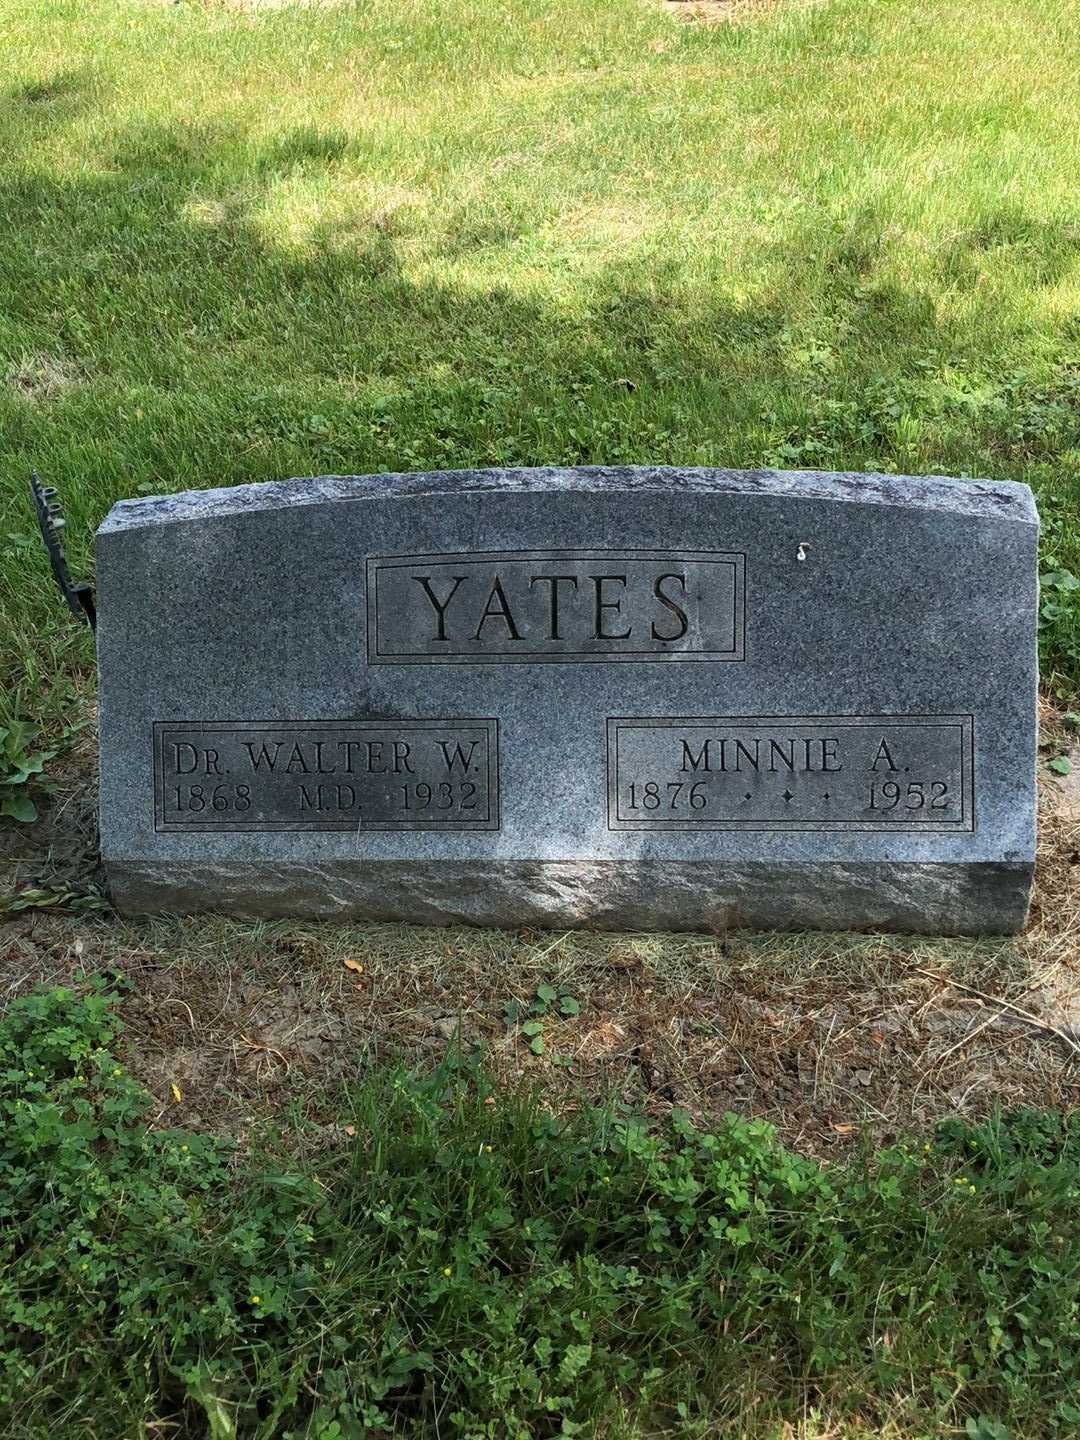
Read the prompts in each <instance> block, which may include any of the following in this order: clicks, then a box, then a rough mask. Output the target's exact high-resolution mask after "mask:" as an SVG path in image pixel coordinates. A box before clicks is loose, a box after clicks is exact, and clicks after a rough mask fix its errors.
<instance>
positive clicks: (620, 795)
mask: <svg viewBox="0 0 1080 1440" xmlns="http://www.w3.org/2000/svg"><path fill="white" fill-rule="evenodd" d="M973 742H974V735H973V721H972V717H971V716H970V715H925V716H923V715H911V716H907V715H883V716H845V715H833V716H815V717H807V716H787V717H785V716H771V717H753V716H747V717H730V718H725V719H700V718H693V719H685V720H678V719H667V718H653V719H645V718H642V719H626V720H621V719H612V720H609V721H608V826H609V828H610V829H617V830H622V829H632V830H639V829H666V830H674V829H680V828H683V827H684V826H690V827H695V828H697V829H705V830H728V829H732V830H734V829H757V830H931V831H955V830H960V831H971V830H973V829H974V795H973V787H974V759H973Z"/></svg>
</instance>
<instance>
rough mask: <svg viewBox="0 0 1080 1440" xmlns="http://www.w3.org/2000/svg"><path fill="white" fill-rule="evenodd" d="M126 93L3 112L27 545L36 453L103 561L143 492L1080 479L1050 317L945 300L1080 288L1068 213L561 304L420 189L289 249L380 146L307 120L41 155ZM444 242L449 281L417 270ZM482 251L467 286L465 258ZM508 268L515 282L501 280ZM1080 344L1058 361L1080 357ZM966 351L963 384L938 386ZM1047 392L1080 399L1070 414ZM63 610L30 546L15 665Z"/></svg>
mask: <svg viewBox="0 0 1080 1440" xmlns="http://www.w3.org/2000/svg"><path fill="white" fill-rule="evenodd" d="M99 85H100V80H99V78H98V77H97V76H96V75H95V74H94V73H92V72H78V73H75V72H72V73H69V74H65V75H61V76H59V77H57V78H55V79H53V80H51V81H49V82H46V83H42V84H34V83H24V84H23V85H21V86H20V87H17V88H15V89H14V90H11V91H9V92H8V94H7V95H6V97H4V99H3V100H2V101H0V113H3V114H5V115H6V116H7V117H8V119H9V120H10V121H11V130H12V133H13V135H14V136H15V143H14V145H13V146H12V151H13V158H12V156H9V165H8V169H7V171H6V173H5V175H4V176H3V178H2V179H0V223H2V224H3V227H4V233H5V236H6V243H5V246H4V250H3V253H2V254H0V283H2V284H3V287H4V292H5V295H6V297H7V304H6V316H5V322H4V326H3V329H2V330H0V423H2V425H3V429H4V435H5V439H6V446H5V466H4V483H3V489H2V491H0V536H2V534H3V533H4V532H8V533H9V534H10V533H11V532H24V531H25V530H26V528H27V525H28V515H27V510H26V504H25V499H24V495H23V485H24V480H25V474H26V472H27V471H28V470H29V469H30V468H32V467H33V468H37V469H38V470H39V471H41V472H42V473H43V474H44V475H46V476H48V478H49V480H50V481H52V482H54V483H57V484H59V485H60V487H61V489H62V491H63V493H64V496H65V500H66V501H67V505H68V510H69V514H70V516H71V522H72V523H71V526H70V531H69V533H70V535H71V537H72V539H71V548H72V552H73V557H74V559H75V561H76V564H77V566H78V568H80V569H81V570H85V569H86V568H87V566H88V564H89V537H90V535H91V533H92V530H93V527H94V526H95V525H96V524H97V523H98V522H99V521H100V519H101V518H102V516H103V515H104V513H105V512H106V510H107V509H108V507H109V505H110V504H111V503H112V502H113V501H114V500H116V499H117V498H120V497H121V496H125V495H130V494H133V493H140V492H142V493H154V492H160V491H168V490H174V489H182V488H190V487H201V486H206V485H215V484H232V483H239V482H243V481H251V480H264V479H274V478H280V477H282V476H284V475H290V474H305V473H307V474H311V473H326V472H333V471H338V472H345V473H349V472H354V473H356V472H361V473H362V472H364V471H369V470H377V469H401V470H412V469H425V468H452V467H456V466H470V465H480V466H482V465H500V464H539V463H550V462H561V463H567V464H580V463H590V462H591V463H634V462H637V463H643V462H653V463H676V464H687V463H690V464H731V465H760V464H771V465H778V466H788V467H813V468H844V469H879V468H891V469H898V470H905V469H908V470H910V469H930V468H938V469H952V470H954V472H959V473H963V472H965V471H966V472H972V471H975V470H978V471H981V473H984V474H996V475H1006V476H1013V477H1018V476H1020V475H1021V474H1022V473H1023V474H1028V473H1029V471H1031V467H1032V466H1034V467H1035V472H1034V473H1032V475H1031V478H1036V479H1038V478H1040V476H1039V472H1038V467H1039V466H1043V467H1044V468H1046V467H1049V468H1047V474H1048V475H1049V474H1050V471H1051V470H1053V468H1054V466H1055V464H1056V462H1058V461H1061V460H1062V457H1066V458H1067V457H1068V456H1069V455H1072V457H1073V458H1072V461H1070V462H1068V465H1067V466H1065V468H1064V469H1062V470H1061V473H1062V474H1067V475H1069V476H1075V475H1076V474H1077V473H1080V465H1078V464H1077V463H1076V452H1077V451H1078V448H1080V418H1078V417H1077V415H1076V412H1075V408H1073V409H1070V406H1069V404H1068V403H1060V401H1061V397H1060V395H1059V394H1058V390H1057V389H1055V386H1057V385H1058V380H1057V379H1055V378H1054V374H1053V373H1052V372H1054V366H1055V365H1058V364H1059V361H1057V360H1055V359H1053V358H1051V359H1049V360H1048V359H1047V356H1046V351H1047V345H1046V343H1045V339H1046V337H1043V343H1042V344H1041V347H1039V346H1034V347H1033V346H1032V345H1031V343H1030V336H1029V335H1028V329H1029V328H1030V324H1032V323H1033V322H1029V321H1028V320H1026V319H1025V318H1024V317H1023V316H1022V315H1017V314H1016V313H1015V312H1012V311H1010V314H1009V316H1007V317H1003V318H1002V319H1001V320H1000V323H998V324H996V325H995V324H994V323H993V318H992V315H990V314H989V313H988V312H987V310H986V309H985V307H984V308H980V307H979V305H977V304H976V305H972V306H970V307H968V309H967V310H966V311H964V312H963V315H962V317H961V318H959V319H958V318H956V317H955V316H953V318H950V319H945V318H943V315H942V308H941V305H940V303H939V302H940V298H941V293H942V291H943V290H944V289H945V288H948V286H950V285H951V286H953V287H956V286H961V287H964V286H967V285H969V284H970V287H971V288H972V291H973V293H976V292H977V288H978V286H977V281H978V274H977V271H978V269H979V266H980V265H981V264H983V263H984V262H985V260H986V256H987V254H988V253H992V254H993V255H1001V256H1003V257H1005V258H1007V257H1008V256H1013V257H1014V258H1015V257H1016V256H1019V259H1018V260H1016V264H1017V265H1018V266H1019V267H1020V274H1021V277H1022V279H1023V281H1024V283H1025V284H1026V285H1027V286H1029V287H1030V288H1037V287H1039V286H1045V285H1049V284H1052V283H1053V282H1054V280H1055V279H1057V278H1060V277H1061V276H1062V275H1063V274H1064V273H1065V269H1066V268H1067V267H1068V265H1069V264H1071V263H1073V261H1074V260H1075V257H1076V255H1077V254H1078V253H1080V240H1078V238H1077V235H1076V234H1075V233H1073V232H1071V231H1070V230H1069V228H1068V227H1067V226H1064V225H1062V226H1055V225H1050V224H1037V223H1035V222H1033V221H1029V220H1027V219H1025V217H1023V216H1020V215H1018V214H1016V213H1015V211H1014V210H1012V209H1010V208H1009V206H1008V205H1004V204H1003V205H1002V207H1001V209H1000V211H999V213H998V214H996V215H992V216H990V217H988V218H987V219H986V221H985V223H984V224H982V225H981V226H979V227H976V229H975V230H973V231H972V232H971V233H970V234H967V235H964V236H962V237H960V238H959V239H958V240H957V241H956V242H955V244H954V245H953V246H952V247H950V248H949V249H948V250H947V251H946V252H945V253H943V254H942V255H941V256H940V257H939V258H938V260H937V262H936V263H937V271H936V272H934V273H933V274H931V275H930V276H929V278H928V280H927V284H928V285H929V284H930V283H931V281H933V282H934V284H935V285H937V282H938V281H940V286H939V288H935V289H933V290H931V289H929V288H927V289H923V290H920V289H918V288H904V287H903V286H901V285H899V284H897V283H896V281H895V279H893V278H890V276H891V275H892V274H894V273H895V267H890V266H889V265H888V264H887V262H888V260H889V258H890V255H891V248H892V246H893V245H894V244H896V243H899V242H898V241H897V240H896V239H895V231H894V229H893V228H892V226H891V225H890V217H889V216H887V215H884V214H874V213H865V212H864V213H860V214H859V215H857V216H853V217H851V219H850V220H848V221H847V222H845V223H843V224H841V223H839V222H837V221H835V220H829V219H827V218H824V217H822V218H820V219H816V220H815V221H814V222H813V223H808V224H806V225H805V226H804V227H803V228H802V229H801V230H800V231H797V232H796V233H795V234H794V235H791V234H790V233H788V234H786V235H785V238H784V239H783V240H780V239H767V240H763V241H762V245H761V255H762V259H763V265H762V269H761V274H762V276H763V277H764V278H762V279H760V280H759V281H758V282H756V285H755V287H753V288H748V287H747V286H746V285H739V284H737V283H736V278H735V277H733V276H731V275H728V274H726V273H725V272H724V270H723V267H722V265H721V263H720V261H719V260H717V261H716V262H715V263H713V264H711V267H710V265H706V266H705V278H701V272H700V268H699V269H698V271H696V272H695V274H694V276H691V273H690V271H689V269H688V266H687V262H686V259H685V257H682V256H677V255H666V254H664V253H662V252H656V253H652V254H649V255H643V254H637V255H628V256H626V257H625V258H623V259H620V260H617V261H611V262H608V263H605V264H598V265H596V266H594V267H593V268H592V269H590V270H582V271H581V272H580V273H579V274H577V275H576V276H575V280H574V285H573V287H572V288H571V289H570V290H569V291H568V290H567V287H566V286H565V285H559V286H554V285H553V286H551V287H549V290H548V293H543V292H542V291H541V290H540V287H538V286H537V285H535V284H531V283H530V284H528V285H526V284H525V283H523V282H522V281H521V279H520V276H521V274H522V273H523V271H522V270H521V269H519V270H518V272H517V275H516V276H515V274H514V273H513V272H511V271H509V270H508V269H507V262H508V260H510V261H511V263H513V260H514V247H515V246H516V245H517V243H518V240H519V236H518V234H517V231H516V228H515V226H514V225H513V224H511V223H510V222H508V221H504V220H495V219H492V218H490V217H487V218H485V217H484V216H483V214H478V213H477V211H476V205H475V202H472V203H466V200H465V199H464V197H463V200H462V203H461V205H460V206H459V207H458V208H457V209H456V210H453V211H451V212H449V213H447V214H445V215H442V216H438V217H436V218H435V220H434V221H432V222H431V226H432V228H431V229H430V230H429V231H428V232H426V233H421V232H420V229H419V227H420V224H421V222H420V220H419V219H418V218H417V217H416V215H415V214H414V213H412V212H410V211H409V209H408V206H407V204H403V205H402V206H401V207H400V208H399V209H397V210H393V209H391V210H390V211H387V210H385V209H383V210H380V209H378V208H377V207H373V208H370V209H368V210H365V209H364V208H363V206H362V205H359V206H356V207H354V208H353V210H352V211H351V212H350V213H349V214H348V215H347V217H346V218H344V219H342V220H340V221H335V222H334V223H327V222H323V223H320V224H318V225H316V226H315V227H314V228H313V229H311V230H310V231H309V232H308V233H307V234H306V235H305V237H304V239H303V242H302V243H300V244H296V245H295V246H290V245H287V244H284V243H279V242H278V241H277V240H276V239H274V238H272V237H271V236H270V235H269V234H268V231H267V228H266V226H265V225H264V224H263V223H262V222H261V219H260V214H261V208H262V207H263V206H264V205H265V204H266V202H267V199H268V196H269V195H270V192H271V191H273V190H274V189H275V188H276V187H280V186H281V185H282V184H290V183H292V182H300V183H302V184H306V183H309V182H310V183H314V184H316V185H317V186H318V185H323V186H324V187H325V189H326V190H327V193H329V194H331V195H332V194H333V193H334V190H335V185H336V181H337V179H338V178H340V182H341V187H342V189H344V187H345V186H346V185H348V184H354V183H355V182H356V179H357V174H358V172H359V173H360V175H361V176H362V175H363V172H364V165H365V162H364V156H365V154H366V153H367V146H368V144H369V141H368V138H367V137H365V136H364V135H363V134H346V133H344V132H338V131H333V130H330V131H327V130H318V129H314V128H310V127H300V128H297V129H293V130H289V131H286V132H285V133H283V134H280V135H277V136H275V137H274V138H273V139H271V140H268V141H263V142H259V141H254V140H250V139H247V138H245V137H243V136H236V135H233V134H230V133H228V132H227V131H225V130H223V129H221V128H215V127H213V126H208V125H205V124H200V123H192V124H181V125H176V126H170V127H160V126H132V127H129V128H127V129H125V130H123V131H122V132H121V133H119V134H118V135H117V136H116V137H115V139H114V141H113V143H112V145H111V153H110V154H109V156H108V164H107V166H106V167H104V168H100V167H99V168H97V169H92V168H89V167H87V168H82V169H77V170H72V171H71V172H69V173H56V172H52V171H49V170H46V169H45V168H44V166H43V165H42V164H40V163H39V162H37V161H35V160H34V158H33V155H32V147H33V146H34V145H35V144H37V143H38V142H40V141H41V140H42V139H43V138H45V137H46V136H47V135H49V134H50V133H52V131H53V130H55V129H57V128H59V127H62V126H64V125H66V124H67V123H68V122H69V121H70V120H71V119H72V118H73V117H75V116H76V115H77V114H79V113H81V111H82V110H84V109H85V108H86V107H87V106H88V105H89V104H90V103H91V102H92V99H93V95H94V91H95V90H96V89H97V88H98V87H99ZM20 149H21V150H22V151H23V152H24V153H23V155H22V158H21V160H20V158H19V151H20ZM417 241H421V242H422V245H423V248H424V252H425V253H426V254H430V255H433V256H434V257H436V259H440V258H441V260H442V261H443V262H444V263H446V268H445V270H444V272H443V273H442V274H439V272H438V271H436V272H435V274H434V275H432V274H431V272H430V270H429V269H427V268H426V267H421V266H418V265H417V264H415V263H414V261H413V258H412V257H413V256H414V254H415V253H416V249H417V243H416V242H417ZM469 257H472V260H473V262H474V263H473V266H472V268H471V269H470V270H469V272H468V275H469V277H471V278H467V279H466V278H463V272H462V271H460V270H457V271H455V270H454V269H453V268H451V264H450V263H449V262H453V261H455V260H467V259H469ZM477 261H482V262H483V263H484V264H486V263H487V262H490V271H491V278H490V279H486V280H484V281H483V282H482V283H479V284H478V283H477V282H476V279H475V277H476V274H477V268H478V267H477V263H476V262H477ZM1003 263H1004V260H1003ZM1010 263H1011V262H1010ZM480 273H481V274H484V273H485V272H484V271H483V270H481V271H480ZM500 276H505V277H506V279H505V280H500V278H499V277H500ZM515 279H516V281H517V286H516V288H514V286H513V284H512V282H513V281H515ZM986 305H987V306H989V307H991V309H992V305H993V298H992V297H990V299H988V300H987V302H986ZM991 339H992V344H991V343H990V340H991ZM1068 343H1069V337H1068V335H1063V336H1060V337H1057V338H1056V339H1055V341H1054V343H1053V345H1052V346H1051V347H1050V348H1051V349H1053V350H1054V351H1055V352H1057V351H1058V350H1060V353H1061V357H1062V358H1061V361H1060V365H1064V355H1065V347H1067V345H1068ZM1040 348H1041V356H1040V359H1039V364H1040V365H1041V366H1042V371H1041V378H1039V377H1038V376H1036V375H1035V372H1034V371H1032V373H1031V376H1029V375H1028V372H1027V371H1026V370H1025V369H1024V363H1025V362H1024V357H1025V356H1026V355H1028V354H1035V353H1036V351H1038V350H1040ZM27 357H33V360H34V364H37V365H41V366H45V367H48V366H49V365H53V366H58V367H69V369H70V373H71V374H72V375H75V376H77V377H78V383H74V384H71V385H68V386H66V387H65V388H64V389H63V391H62V393H60V394H58V395H57V396H56V397H55V398H50V399H38V398H35V397H34V395H33V394H32V393H31V394H29V395H28V394H26V393H25V391H26V389H27V387H26V386H25V385H24V386H23V387H22V390H23V392H24V393H18V390H19V387H18V386H16V385H14V384H12V383H11V381H10V380H9V381H8V382H7V383H6V384H5V383H4V382H3V379H2V376H3V375H4V374H5V373H6V374H7V375H8V376H11V375H12V374H13V373H14V371H15V370H16V369H17V367H18V366H19V365H20V364H25V362H26V360H27ZM950 369H951V371H953V372H959V373H960V378H959V379H958V380H956V379H954V380H950V381H947V382H946V381H941V380H940V379H937V378H928V377H938V376H940V374H941V373H942V372H943V371H945V370H950ZM969 376H976V377H977V379H971V380H969V378H968V377H969ZM987 377H992V379H991V380H990V381H989V382H988V381H987ZM1029 380H1030V384H1029ZM1040 386H1042V388H1041V389H1040V388H1039V387H1040ZM950 387H951V388H950ZM980 387H981V388H980ZM1033 394H1034V395H1035V400H1034V402H1032V398H1031V397H1032V395H1033ZM1066 398H1067V397H1066ZM1021 402H1022V403H1021ZM1032 403H1034V411H1033V412H1032V410H1031V405H1032ZM1044 404H1045V405H1046V406H1056V407H1057V409H1056V410H1055V412H1054V413H1055V415H1056V416H1057V420H1056V422H1055V426H1051V427H1050V428H1049V430H1048V428H1047V426H1046V425H1045V424H1043V423H1042V420H1043V410H1042V407H1043V406H1044ZM1024 405H1026V406H1027V412H1026V413H1027V420H1026V422H1025V424H1024V425H1023V426H1018V424H1017V415H1018V413H1019V412H1020V410H1021V409H1022V408H1023V406H1024ZM1070 417H1071V419H1070ZM1048 435H1049V437H1050V438H1049V439H1047V436H1048ZM1051 478H1052V479H1054V480H1055V483H1058V484H1059V485H1060V483H1061V480H1060V474H1058V475H1056V476H1051ZM1069 503H1070V504H1071V503H1072V502H1071V501H1070V502H1069ZM1076 548H1077V550H1078V554H1077V564H1078V566H1080V542H1077V547H1076ZM31 556H32V557H33V558H31ZM28 572H29V575H30V577H31V578H29V579H28ZM47 596H48V585H47V580H46V576H45V568H44V560H43V558H42V557H40V556H37V555H36V553H35V552H33V551H29V550H27V549H26V547H23V549H22V550H21V551H20V552H19V553H18V554H13V553H12V551H11V549H10V547H9V548H8V550H7V551H5V549H4V542H3V539H2V538H0V608H2V609H5V610H7V611H8V612H9V614H10V617H11V619H12V627H11V629H12V634H13V636H14V640H13V650H14V652H15V655H14V656H13V655H12V654H10V653H9V654H7V655H3V656H0V669H2V670H4V671H7V670H8V669H9V666H10V664H11V661H12V660H13V659H15V657H16V656H25V654H26V653H27V647H30V648H31V649H32V648H33V647H34V644H35V641H34V634H33V632H34V630H35V627H36V625H37V624H38V622H39V621H40V619H41V617H42V616H43V614H44V613H45V607H47V605H48V603H49V602H48V600H47V598H46V597H47ZM5 648H6V647H5ZM1078 653H1080V647H1078ZM87 658H89V655H88V652H87ZM21 668H22V667H21V662H20V661H18V660H17V659H16V664H15V672H14V673H16V674H18V673H19V671H20V669H21Z"/></svg>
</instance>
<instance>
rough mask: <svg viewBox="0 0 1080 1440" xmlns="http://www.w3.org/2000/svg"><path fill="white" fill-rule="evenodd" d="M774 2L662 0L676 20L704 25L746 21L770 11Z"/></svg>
mask: <svg viewBox="0 0 1080 1440" xmlns="http://www.w3.org/2000/svg"><path fill="white" fill-rule="evenodd" d="M775 4H776V0H664V8H665V9H666V10H667V11H668V13H669V14H671V15H673V16H674V17H675V19H676V20H681V21H684V22H686V21H695V20H696V21H699V22H701V23H703V24H706V25H718V24H720V23H722V22H726V23H728V24H731V23H734V22H736V21H739V20H747V19H749V18H750V16H752V15H759V14H761V12H762V11H764V10H771V9H772V8H773V6H774V5H775Z"/></svg>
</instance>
